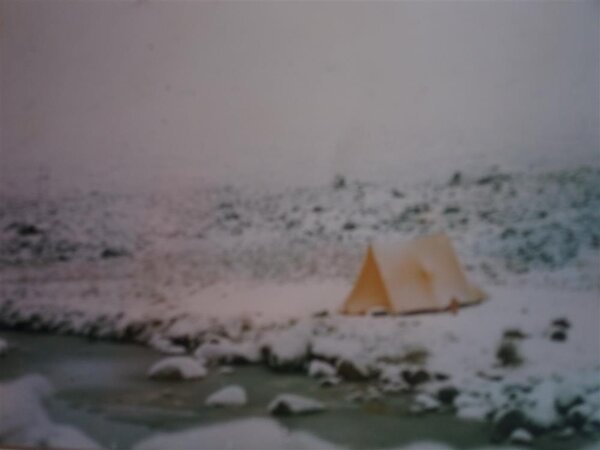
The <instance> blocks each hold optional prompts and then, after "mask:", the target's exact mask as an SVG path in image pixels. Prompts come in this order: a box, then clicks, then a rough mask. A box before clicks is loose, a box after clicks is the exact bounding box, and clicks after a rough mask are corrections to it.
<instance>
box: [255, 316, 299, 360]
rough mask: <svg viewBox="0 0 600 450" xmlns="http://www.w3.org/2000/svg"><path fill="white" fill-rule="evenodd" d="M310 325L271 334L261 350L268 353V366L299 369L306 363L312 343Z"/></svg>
mask: <svg viewBox="0 0 600 450" xmlns="http://www.w3.org/2000/svg"><path fill="white" fill-rule="evenodd" d="M310 332H311V330H310V328H309V326H308V324H302V325H295V326H292V327H290V328H287V329H285V330H282V331H280V332H274V333H269V335H267V337H265V339H264V340H263V341H262V345H261V348H263V349H264V350H265V351H266V352H267V355H268V356H267V364H269V365H270V366H273V367H297V366H300V365H302V364H303V363H304V360H305V358H306V356H307V355H308V350H309V342H310Z"/></svg>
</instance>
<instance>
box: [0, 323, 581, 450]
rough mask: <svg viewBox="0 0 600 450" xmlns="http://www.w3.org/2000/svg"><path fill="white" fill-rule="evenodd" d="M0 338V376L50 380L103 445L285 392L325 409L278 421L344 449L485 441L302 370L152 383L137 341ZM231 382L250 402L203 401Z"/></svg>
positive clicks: (72, 420)
mask: <svg viewBox="0 0 600 450" xmlns="http://www.w3.org/2000/svg"><path fill="white" fill-rule="evenodd" d="M0 335H1V336H2V337H4V338H6V339H7V340H8V341H9V342H10V343H11V345H13V346H16V347H17V348H15V349H14V350H13V351H12V352H10V353H9V354H8V355H7V356H5V357H4V358H3V359H2V360H1V362H0V380H8V379H12V378H15V377H19V376H21V375H25V374H30V373H39V374H42V375H44V376H46V377H48V378H49V379H50V380H51V381H52V383H53V384H54V385H55V387H56V388H57V393H56V395H55V396H54V397H53V398H52V399H51V400H50V401H49V403H48V408H49V412H50V415H51V416H52V417H53V419H54V420H55V421H57V422H62V423H68V424H71V425H74V426H76V427H78V428H80V429H81V430H83V431H85V432H86V433H87V434H88V435H89V436H90V437H92V438H93V439H94V440H96V441H97V442H99V443H100V444H101V445H103V446H105V447H107V448H113V449H128V448H130V447H131V446H132V445H133V444H135V443H136V442H138V441H139V440H141V439H143V438H146V437H149V436H151V435H153V434H155V433H158V432H162V431H174V430H183V429H187V428H192V427H197V426H202V425H206V424H211V423H217V422H223V421H228V420H231V419H237V418H247V417H264V416H267V415H268V414H267V412H266V407H267V404H268V403H269V401H270V400H272V399H273V397H274V396H275V395H277V394H278V393H282V392H289V393H297V394H301V395H307V396H310V397H313V398H317V399H319V400H321V401H323V402H324V403H326V404H327V406H328V411H327V412H325V413H322V414H317V415H309V416H299V417H290V418H285V419H282V420H281V422H282V423H283V424H284V425H285V426H287V427H288V428H291V429H297V430H302V431H308V432H310V433H313V434H315V435H317V436H319V437H321V438H323V439H325V440H328V441H331V442H333V443H335V444H338V445H341V446H344V447H348V448H353V449H363V448H385V447H398V446H402V445H405V444H408V443H410V442H413V441H419V440H428V441H439V442H444V443H446V444H449V445H452V446H455V447H458V448H473V447H478V446H482V445H487V444H489V440H488V436H489V431H490V430H489V428H488V426H487V425H485V424H483V425H482V424H480V423H473V422H467V421H462V420H458V419H456V418H455V417H453V416H451V415H449V414H432V415H426V416H414V415H411V414H409V413H408V411H407V408H406V400H405V398H403V397H402V396H387V397H385V398H384V399H382V400H381V401H378V402H371V403H366V404H364V403H363V404H357V403H353V402H350V401H348V400H346V399H345V397H346V396H347V395H348V394H350V393H351V392H354V391H356V390H358V389H363V388H365V387H366V386H365V385H360V384H346V385H343V386H336V387H332V388H322V387H319V385H318V383H317V382H316V381H315V380H312V379H309V378H307V377H305V376H302V375H294V374H280V373H273V372H270V371H269V370H268V369H266V368H263V367H256V366H245V367H236V368H235V369H234V372H233V373H229V374H224V373H219V371H218V370H217V369H215V370H212V371H211V373H210V374H209V376H208V377H207V378H205V379H203V380H198V381H184V382H164V381H154V380H149V379H148V378H147V377H146V371H147V369H148V367H149V366H150V365H151V364H152V363H154V362H155V361H157V360H158V359H159V358H160V357H161V356H160V355H159V354H157V353H156V352H154V351H151V350H149V349H146V348H144V347H141V346H136V345H129V344H122V343H114V342H97V341H88V340H86V339H82V338H77V337H68V336H54V335H42V334H33V333H23V332H12V331H3V332H2V333H1V334H0ZM233 383H235V384H240V385H242V386H244V387H245V388H246V390H247V392H248V397H249V401H248V405H246V406H244V407H241V408H234V409H214V408H208V407H205V406H204V400H205V399H206V397H207V396H208V395H209V394H210V393H212V392H214V391H215V390H217V389H218V388H220V387H223V386H226V385H228V384H233ZM589 443H590V442H589V441H587V440H585V439H584V438H575V439H572V440H569V441H568V442H564V441H562V442H553V441H551V440H548V439H539V440H537V441H536V445H535V446H533V448H538V449H548V450H554V449H556V450H558V449H564V448H567V447H568V448H570V449H578V448H581V447H583V446H584V445H586V444H589ZM565 446H566V447H565Z"/></svg>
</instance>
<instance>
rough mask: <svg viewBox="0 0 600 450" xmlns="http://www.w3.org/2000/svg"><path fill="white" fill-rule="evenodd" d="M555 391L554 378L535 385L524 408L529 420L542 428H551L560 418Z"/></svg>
mask: <svg viewBox="0 0 600 450" xmlns="http://www.w3.org/2000/svg"><path fill="white" fill-rule="evenodd" d="M555 393H556V383H555V382H554V381H552V380H546V381H544V382H542V383H539V384H537V385H536V386H534V388H533V389H532V390H531V392H530V393H529V394H528V395H527V397H526V398H527V400H526V403H525V405H524V406H523V408H522V411H523V412H524V413H525V416H526V417H527V420H528V421H529V422H531V423H532V424H533V425H535V426H538V427H540V428H550V427H551V426H552V425H554V424H555V423H557V422H558V421H559V420H560V418H559V416H558V412H557V410H556V406H555V404H556V401H555Z"/></svg>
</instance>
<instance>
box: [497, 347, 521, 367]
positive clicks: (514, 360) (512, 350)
mask: <svg viewBox="0 0 600 450" xmlns="http://www.w3.org/2000/svg"><path fill="white" fill-rule="evenodd" d="M496 358H497V359H498V361H499V363H500V365H501V366H502V367H518V366H520V365H521V364H523V357H522V356H521V353H520V351H519V347H518V346H517V344H516V343H515V342H514V341H512V340H502V341H501V342H500V345H499V346H498V349H497V350H496Z"/></svg>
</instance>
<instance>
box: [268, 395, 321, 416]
mask: <svg viewBox="0 0 600 450" xmlns="http://www.w3.org/2000/svg"><path fill="white" fill-rule="evenodd" d="M267 409H268V410H269V412H270V413H271V414H274V415H290V414H309V413H316V412H321V411H324V410H325V405H324V404H323V403H321V402H319V401H317V400H314V399H312V398H308V397H303V396H300V395H296V394H280V395H278V396H277V397H275V398H274V399H273V400H272V401H271V403H269V406H268V408H267Z"/></svg>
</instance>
